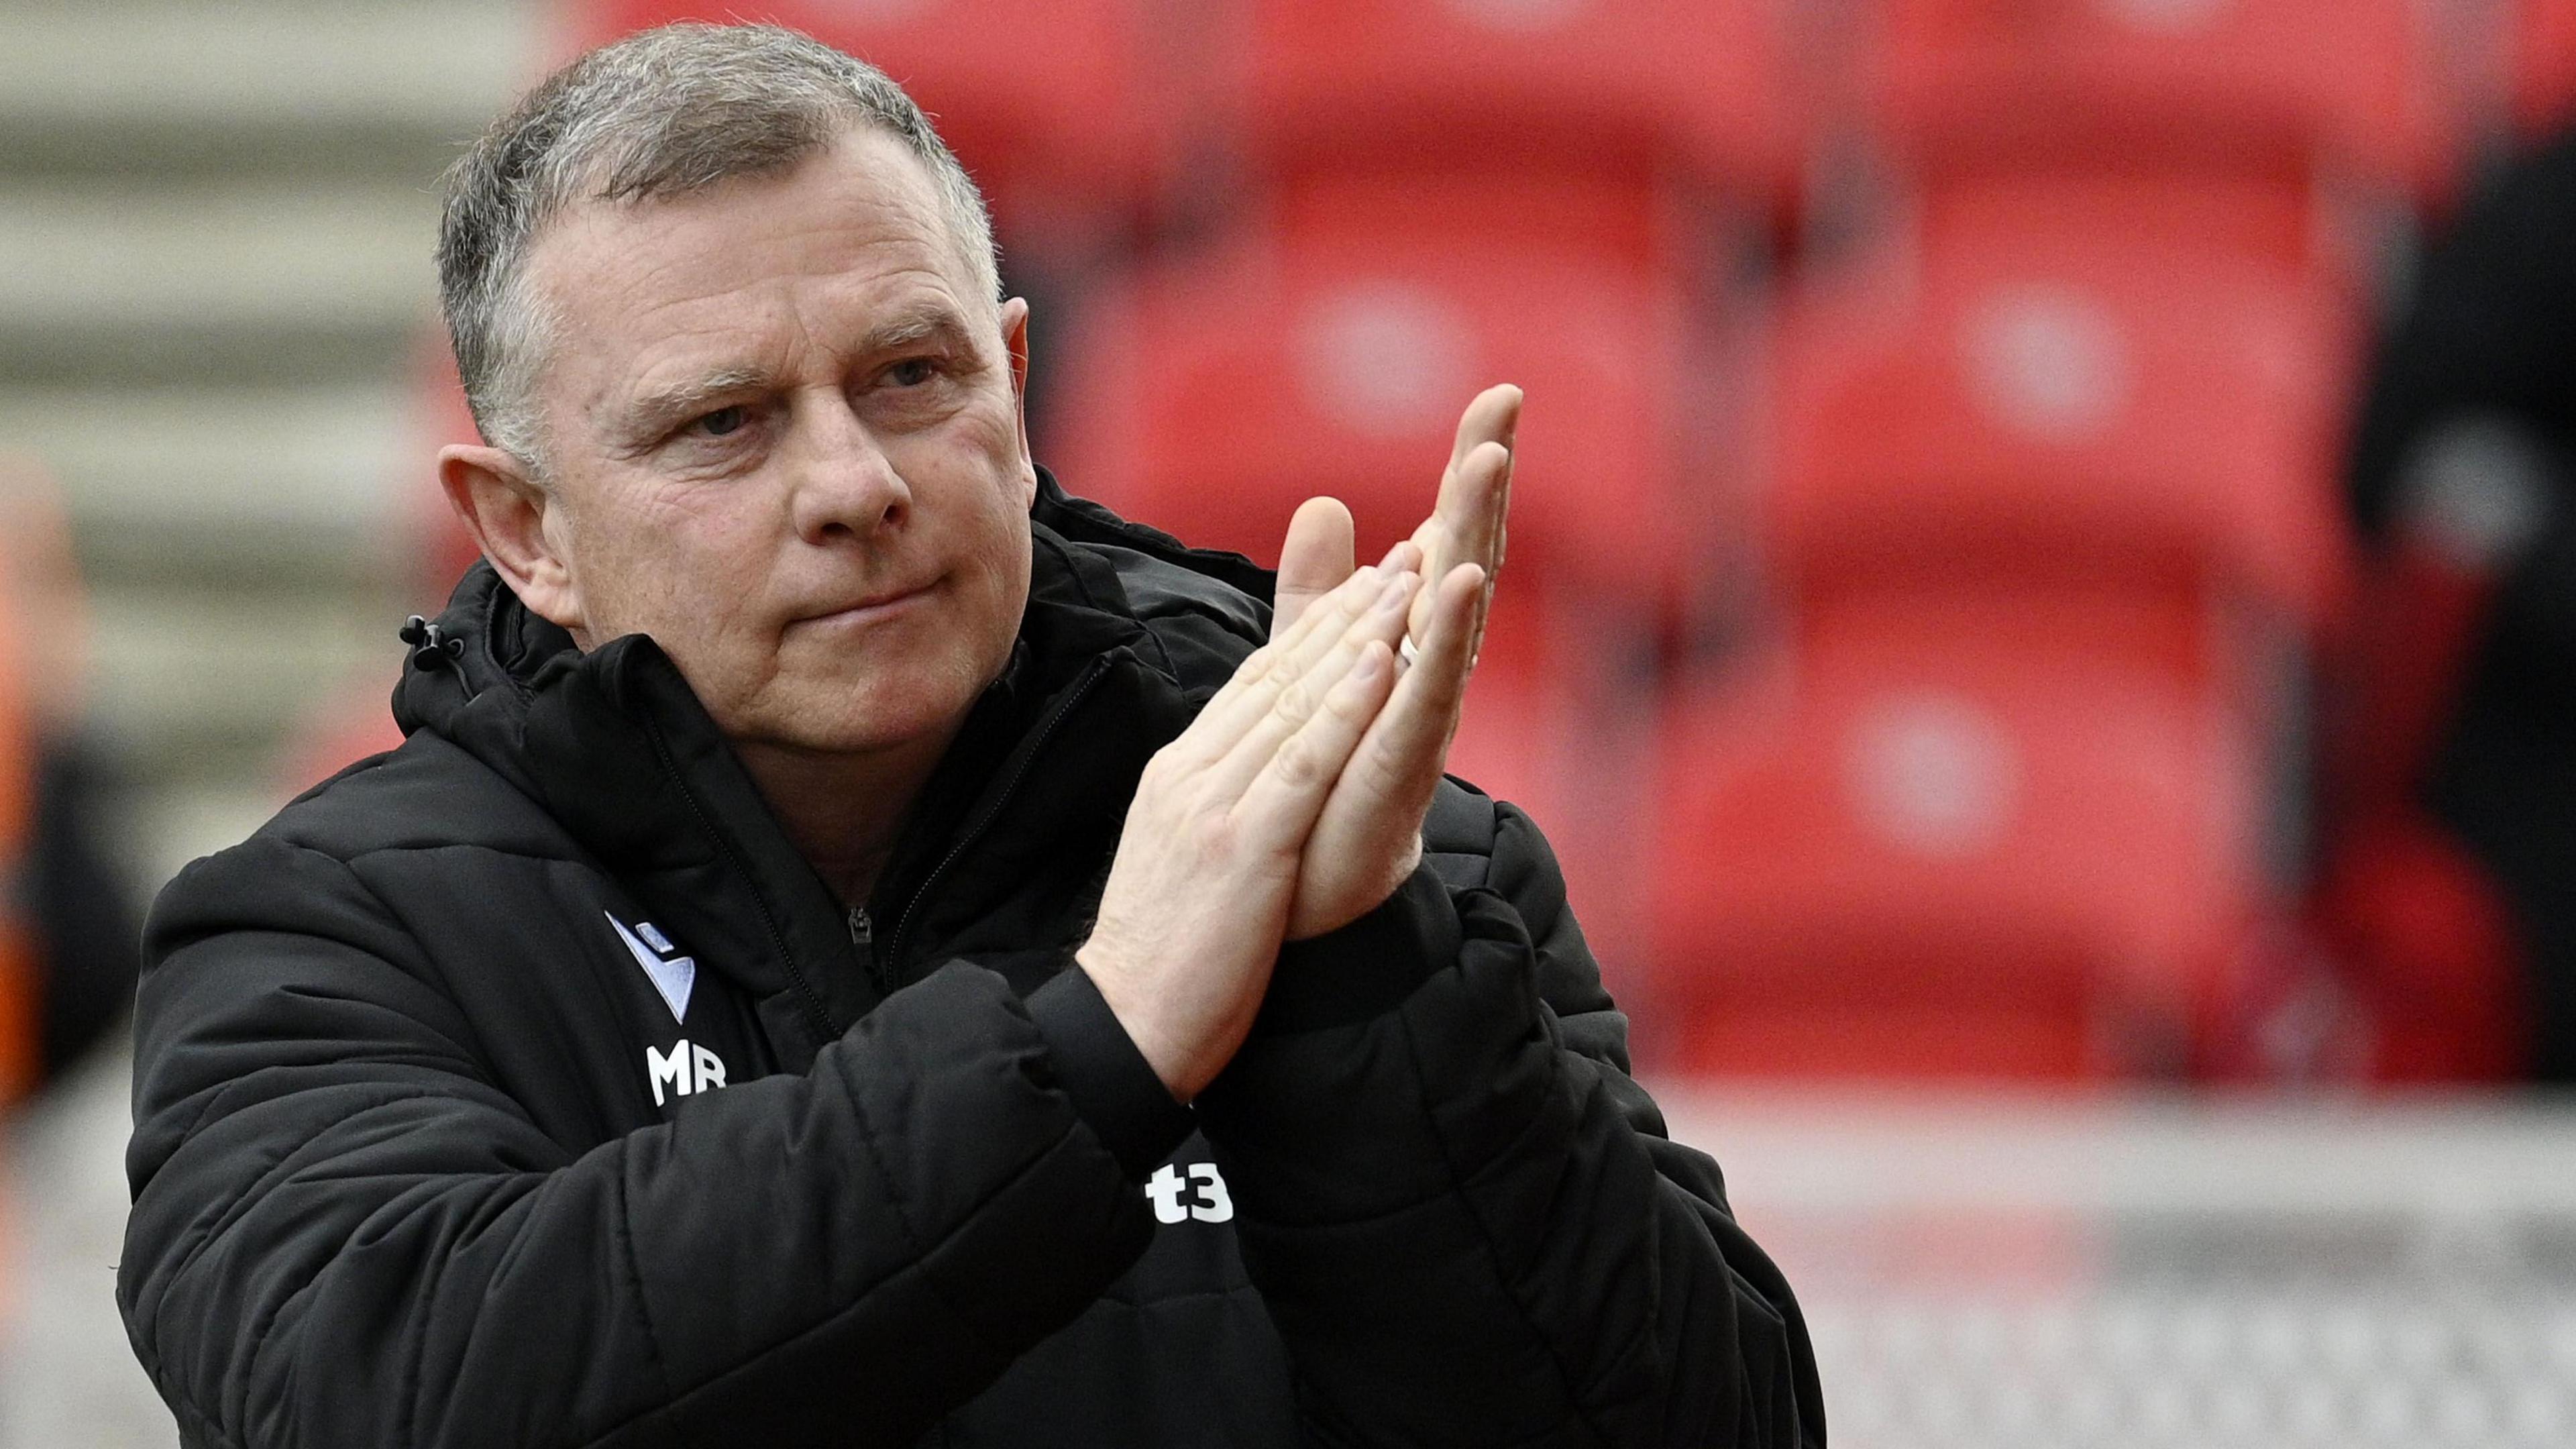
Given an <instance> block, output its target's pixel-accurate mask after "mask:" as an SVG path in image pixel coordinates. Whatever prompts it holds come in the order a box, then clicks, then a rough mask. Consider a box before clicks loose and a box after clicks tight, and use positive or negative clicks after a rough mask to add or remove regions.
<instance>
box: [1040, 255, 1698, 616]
mask: <svg viewBox="0 0 2576 1449" xmlns="http://www.w3.org/2000/svg"><path fill="white" fill-rule="evenodd" d="M1686 324H1687V305H1686V303H1685V301H1684V299H1683V298H1682V296H1681V295H1680V294H1679V291H1678V289H1677V288H1676V287H1674V286H1672V285H1671V284H1669V283H1664V282H1661V281H1659V280H1657V279H1655V278H1653V277H1651V276H1641V275H1640V274H1638V273H1636V272H1633V271H1631V270H1629V269H1626V268H1624V267H1621V266H1617V265H1610V264H1605V263H1603V262H1602V261H1600V260H1599V259H1597V258H1595V257H1593V256H1591V255H1590V254H1588V252H1587V251H1586V249H1585V248H1584V247H1583V246H1582V245H1581V244H1580V240H1579V238H1578V239H1569V244H1568V245H1566V246H1563V247H1544V246H1537V245H1531V244H1528V243H1526V242H1524V241H1522V240H1520V239H1517V238H1514V239H1502V240H1498V239H1495V238H1491V237H1488V236H1484V235H1481V234H1478V233H1476V232H1473V231H1468V232H1461V233H1456V234H1445V233H1432V234H1421V233H1411V232H1398V233H1394V234H1387V233H1382V232H1379V231H1377V230H1375V229H1373V228H1370V227H1367V226H1359V225H1355V226H1351V227H1347V228H1332V229H1325V228H1316V229H1312V230H1308V231H1304V232H1301V233H1297V234H1295V235H1292V236H1287V237H1271V238H1262V239H1254V240H1247V241H1244V242H1241V243H1239V244H1237V245H1235V246H1233V247H1230V248H1227V249H1224V250H1220V251H1216V252H1214V253H1211V254H1205V255H1200V256H1197V257H1194V258H1191V259H1189V260H1188V261H1186V262H1183V263H1179V264H1175V265H1169V266H1166V267H1163V268H1159V269H1156V270H1154V271H1151V272H1149V273H1147V274H1146V275H1144V276H1142V277H1141V278H1137V279H1134V280H1132V281H1131V283H1130V285H1129V286H1128V287H1127V288H1126V289H1124V290H1123V291H1121V292H1119V293H1118V294H1116V295H1114V296H1104V297H1102V298H1100V299H1098V301H1097V302H1096V303H1095V304H1094V305H1093V306H1092V307H1090V308H1089V309H1087V311H1086V315H1085V318H1084V326H1083V328H1082V331H1081V335H1080V336H1079V337H1077V338H1076V339H1074V340H1073V342H1072V343H1071V344H1070V346H1069V348H1068V352H1069V355H1070V357H1071V361H1070V362H1069V363H1068V365H1067V369H1066V370H1067V382H1066V384H1065V388H1066V391H1065V395H1064V396H1063V397H1062V398H1060V399H1059V402H1058V406H1057V409H1056V411H1055V413H1054V414H1053V416H1052V418H1051V421H1050V428H1051V433H1050V435H1051V436H1052V437H1053V438H1054V439H1055V440H1056V442H1055V444H1054V445H1053V449H1052V451H1053V454H1054V461H1057V462H1059V463H1060V464H1061V467H1062V471H1063V474H1064V478H1065V482H1066V486H1068V487H1070V488H1072V489H1073V490H1074V491H1075V492H1078V493H1085V494H1088V495H1090V496H1094V497H1098V498H1100V499H1101V500H1102V501H1103V502H1106V503H1108V504H1110V505H1111V506H1112V507H1115V508H1117V509H1119V510H1120V511H1121V512H1124V513H1126V514H1128V515H1129V516H1131V517H1135V518H1139V519H1142V520H1143V521H1145V522H1148V523H1151V524H1153V525H1155V526H1156V527H1158V528H1163V529H1167V530H1169V531H1171V532H1173V533H1175V534H1178V535H1179V536H1181V537H1182V538H1185V539H1187V540H1188V541H1190V542H1191V543H1194V544H1200V545H1203V546H1209V547H1219V548H1232V549H1237V550H1240V551H1242V552H1245V553H1249V554H1252V555H1254V556H1256V557H1267V556H1270V555H1272V554H1273V553H1274V552H1275V550H1276V548H1277V546H1278V540H1279V536H1280V532H1281V530H1282V529H1283V528H1284V527H1285V526H1286V524H1287V520H1288V515H1289V513H1290V512H1291V510H1293V509H1294V508H1295V506H1296V505H1297V503H1298V502H1300V501H1301V500H1303V499H1305V498H1307V497H1309V496H1312V495H1314V494H1318V493H1328V494H1332V495H1334V496H1336V497H1339V498H1341V499H1342V500H1343V501H1344V502H1346V503H1348V504H1349V505H1350V507H1351V510H1352V512H1353V513H1354V514H1355V515H1356V516H1357V518H1358V520H1359V525H1360V539H1361V545H1362V548H1363V550H1364V553H1365V555H1366V556H1368V557H1375V556H1376V554H1377V553H1378V552H1381V551H1383V550H1384V549H1385V548H1386V547H1387V546H1388V545H1390V544H1392V543H1393V542H1394V541H1395V540H1396V539H1398V538H1401V537H1403V536H1404V534H1405V533H1406V532H1408V531H1409V530H1410V529H1411V528H1412V527H1413V525H1414V524H1415V523H1416V522H1418V521H1419V520H1420V518H1421V517H1422V515H1423V513H1424V511H1425V510H1426V508H1427V506H1428V504H1429V501H1430V498H1431V492H1432V489H1433V488H1434V487H1435V486H1436V484H1437V482H1438V479H1439V476H1440V469H1441V467H1442V465H1443V464H1444V463H1445V461H1446V460H1447V458H1448V456H1449V452H1450V447H1451V441H1452V438H1453V435H1454V433H1455V430H1456V425H1457V420H1458V415H1459V413H1460V411H1461V410H1462V409H1463V408H1464V407H1465V406H1466V403H1467V401H1468V399H1469V398H1471V397H1473V396H1474V395H1475V393H1476V392H1477V390H1478V389H1480V388H1481V387H1483V386H1485V385H1486V384H1488V383H1491V382H1496V381H1512V382H1517V383H1519V384H1520V385H1521V386H1522V387H1523V388H1524V389H1525V390H1526V391H1527V393H1528V395H1529V399H1530V400H1529V404H1528V411H1527V414H1526V416H1525V418H1524V421H1523V422H1522V425H1521V429H1520V434H1519V438H1518V440H1517V454H1518V462H1517V465H1516V469H1515V474H1514V484H1513V502H1512V514H1513V529H1512V539H1511V558H1512V568H1513V571H1514V573H1515V575H1516V577H1518V578H1521V579H1535V580H1539V581H1542V584H1543V586H1546V587H1554V586H1557V585H1559V584H1563V585H1566V586H1569V587H1574V588H1580V589H1584V590H1589V591H1598V592H1600V593H1602V594H1605V595H1606V596H1608V597H1610V598H1614V599H1622V600H1627V601H1630V602H1631V603H1632V604H1634V605H1636V606H1639V607H1652V606H1654V605H1655V604H1657V603H1658V602H1659V601H1661V600H1662V599H1664V598H1665V597H1666V595H1667V594H1668V593H1669V591H1671V590H1672V589H1673V587H1674V586H1675V584H1676V582H1677V580H1676V571H1677V569H1678V568H1679V567H1680V566H1681V565H1682V564H1683V562H1684V561H1685V560H1686V559H1687V557H1688V544H1689V538H1688V534H1689V529H1688V527H1687V524H1686V520H1687V517H1688V508H1687V505H1686V501H1685V499H1684V496H1683V492H1684V490H1683V484H1684V477H1683V474H1684V469H1685V460H1684V456H1683V452H1682V449H1683V445H1684V441H1685V439H1684V429H1685V424H1684V419H1683V407H1684V400H1685V397H1686V395H1687V389H1688V387H1689V385H1690V368H1689V366H1688V355H1687V349H1688V345H1689V344H1688V337H1687V335H1686Z"/></svg>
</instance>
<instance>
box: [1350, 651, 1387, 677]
mask: <svg viewBox="0 0 2576 1449" xmlns="http://www.w3.org/2000/svg"><path fill="white" fill-rule="evenodd" d="M1384 668H1386V646H1385V645H1383V644H1379V643H1375V642H1371V643H1370V645H1369V646H1368V647H1367V648H1365V649H1363V650H1361V651H1360V659H1359V662H1358V663H1357V664H1354V665H1352V666H1351V678H1353V679H1356V680H1358V681H1359V682H1360V683H1362V684H1368V683H1371V682H1373V681H1374V680H1376V678H1377V676H1378V671H1380V670H1382V669H1384Z"/></svg>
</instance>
